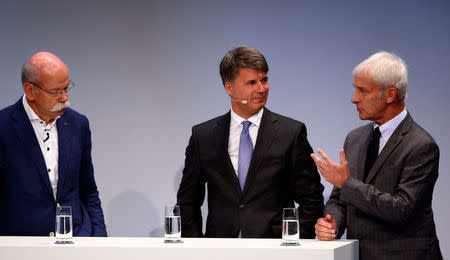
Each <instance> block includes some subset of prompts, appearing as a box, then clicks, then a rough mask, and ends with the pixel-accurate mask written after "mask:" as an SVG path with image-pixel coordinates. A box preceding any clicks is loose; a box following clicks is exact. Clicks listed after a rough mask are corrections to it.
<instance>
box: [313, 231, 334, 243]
mask: <svg viewBox="0 0 450 260" xmlns="http://www.w3.org/2000/svg"><path fill="white" fill-rule="evenodd" d="M316 235H317V237H318V238H319V239H320V240H332V239H334V238H335V237H336V235H335V234H332V233H328V232H322V231H321V230H318V229H316Z"/></svg>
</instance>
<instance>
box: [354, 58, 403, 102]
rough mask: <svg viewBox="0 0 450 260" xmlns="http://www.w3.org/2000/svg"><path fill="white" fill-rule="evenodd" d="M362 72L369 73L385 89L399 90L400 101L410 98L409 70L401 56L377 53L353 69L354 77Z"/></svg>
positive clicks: (398, 97)
mask: <svg viewBox="0 0 450 260" xmlns="http://www.w3.org/2000/svg"><path fill="white" fill-rule="evenodd" d="M362 72H367V73H368V74H369V75H370V76H371V77H372V79H373V81H374V82H375V84H377V85H378V86H381V87H383V88H384V89H386V88H389V87H394V88H395V89H397V99H398V100H401V101H404V99H405V98H406V97H407V96H408V94H407V93H406V88H407V86H408V68H407V66H406V63H405V61H404V60H403V59H402V58H400V57H399V56H397V55H395V54H393V53H389V52H386V51H380V52H377V53H375V54H373V55H372V56H370V57H369V58H367V59H365V60H364V61H363V62H361V63H360V64H358V65H357V66H356V67H355V68H354V69H353V75H354V76H356V75H358V74H360V73H362Z"/></svg>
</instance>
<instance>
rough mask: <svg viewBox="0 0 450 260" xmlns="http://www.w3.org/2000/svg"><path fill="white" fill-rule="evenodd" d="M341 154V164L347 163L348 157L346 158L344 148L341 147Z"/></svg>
mask: <svg viewBox="0 0 450 260" xmlns="http://www.w3.org/2000/svg"><path fill="white" fill-rule="evenodd" d="M339 154H340V156H341V164H344V163H345V164H347V158H345V152H344V149H341V151H340V153H339Z"/></svg>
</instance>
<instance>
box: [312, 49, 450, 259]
mask: <svg viewBox="0 0 450 260" xmlns="http://www.w3.org/2000/svg"><path fill="white" fill-rule="evenodd" d="M353 75H354V80H353V85H354V86H355V93H354V94H353V96H352V100H351V101H352V103H354V104H356V108H357V111H358V112H359V118H360V119H362V120H371V121H373V122H374V123H370V124H368V125H365V126H362V127H359V128H357V129H355V130H353V131H351V132H350V133H349V134H348V135H347V138H346V139H345V143H344V149H343V150H341V151H340V157H341V162H340V163H335V162H333V161H331V160H330V159H329V158H328V157H327V155H326V154H325V153H324V152H323V151H321V150H320V149H318V153H319V154H320V155H321V157H322V159H323V160H321V159H319V158H318V156H316V155H314V154H312V157H313V158H314V161H315V162H316V165H317V166H318V167H319V171H320V172H321V174H322V175H323V177H324V178H325V179H326V180H327V181H328V182H330V183H331V184H333V185H334V186H335V187H334V189H333V192H332V193H331V196H330V199H329V201H328V202H327V205H326V207H325V217H324V218H319V219H318V220H317V224H316V226H315V229H316V234H317V237H318V238H319V239H320V240H331V239H334V238H335V237H338V238H340V237H341V236H342V235H343V233H344V231H345V229H346V228H347V238H351V239H359V244H360V259H363V260H364V259H396V260H399V259H408V260H411V259H420V260H425V259H442V255H441V252H440V249H439V241H438V239H437V236H436V229H435V224H434V220H433V210H432V208H431V201H432V198H433V188H434V184H435V182H436V179H437V177H438V168H439V148H438V146H437V144H436V143H435V142H434V140H433V138H432V137H431V136H430V135H429V134H428V133H427V132H426V131H425V130H424V129H423V128H421V127H420V126H419V125H418V124H417V123H416V122H414V121H413V119H412V117H411V115H410V114H409V113H408V112H407V111H406V109H405V97H406V87H407V83H408V78H407V76H408V72H407V68H406V64H405V63H404V61H403V60H402V59H401V58H399V57H398V56H396V55H394V54H391V53H387V52H379V53H376V54H374V55H372V56H371V57H369V58H368V59H366V60H364V61H363V62H362V63H361V64H359V65H358V66H356V67H355V69H354V70H353Z"/></svg>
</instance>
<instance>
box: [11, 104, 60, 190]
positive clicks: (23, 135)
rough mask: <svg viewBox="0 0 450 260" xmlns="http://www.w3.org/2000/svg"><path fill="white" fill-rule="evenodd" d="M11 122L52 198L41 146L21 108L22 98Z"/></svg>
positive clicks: (16, 105) (16, 106)
mask: <svg viewBox="0 0 450 260" xmlns="http://www.w3.org/2000/svg"><path fill="white" fill-rule="evenodd" d="M12 124H13V126H14V128H15V130H16V133H17V136H18V137H19V139H20V141H21V142H22V144H23V147H24V148H25V149H24V153H27V154H28V156H29V158H31V161H32V162H33V164H34V166H35V167H36V171H37V172H38V174H39V175H40V176H41V178H42V181H43V183H44V184H45V186H46V187H47V190H48V192H49V194H50V195H51V197H52V198H54V197H53V189H52V186H51V184H50V179H49V177H48V172H47V167H46V165H45V160H44V156H43V155H42V151H41V147H40V146H39V142H38V140H37V137H36V133H35V132H34V129H33V126H32V125H31V122H30V119H29V118H28V116H27V113H26V112H25V109H24V108H23V104H22V99H20V100H19V101H18V102H17V103H16V104H15V110H14V112H13V113H12ZM30 174H31V173H30Z"/></svg>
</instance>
